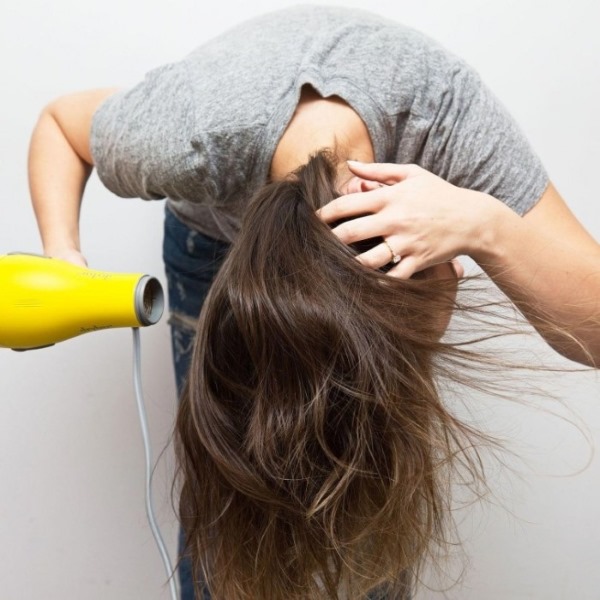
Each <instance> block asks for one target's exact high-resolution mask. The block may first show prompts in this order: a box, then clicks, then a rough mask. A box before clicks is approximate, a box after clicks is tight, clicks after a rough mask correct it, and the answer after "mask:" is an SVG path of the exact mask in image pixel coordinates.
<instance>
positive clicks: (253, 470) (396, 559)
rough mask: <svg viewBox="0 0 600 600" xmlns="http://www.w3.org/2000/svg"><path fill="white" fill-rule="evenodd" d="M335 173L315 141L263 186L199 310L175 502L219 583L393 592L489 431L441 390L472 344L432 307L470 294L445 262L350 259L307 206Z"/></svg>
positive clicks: (194, 546)
mask: <svg viewBox="0 0 600 600" xmlns="http://www.w3.org/2000/svg"><path fill="white" fill-rule="evenodd" d="M334 182H335V166H334V165H333V164H332V161H331V160H330V158H329V157H328V156H327V155H326V154H319V155H317V156H315V157H313V158H312V159H311V160H310V162H309V163H308V164H307V165H306V166H305V167H303V168H302V169H301V170H299V171H298V172H297V173H296V174H294V176H293V177H290V179H289V180H287V181H283V182H275V183H270V184H268V185H267V186H266V187H265V188H264V189H262V190H261V191H260V193H259V194H258V195H257V196H256V197H255V198H254V199H253V200H252V202H251V203H250V205H249V207H248V210H247V212H246V215H245V219H244V222H243V225H242V227H241V231H240V233H239V236H238V237H237V239H236V241H235V242H234V243H233V245H232V248H231V250H230V253H229V255H228V257H227V258H226V260H225V263H224V265H223V267H222V268H221V270H220V272H219V274H218V275H217V278H216V280H215V281H214V283H213V285H212V288H211V291H210V294H209V296H208V298H207V300H206V302H205V305H204V308H203V310H202V313H201V316H200V321H199V325H198V331H197V338H196V344H195V348H194V352H193V358H192V362H191V369H190V372H189V377H188V382H187V387H186V390H185V393H184V395H183V398H182V402H181V406H180V411H179V415H178V418H177V425H176V452H177V459H178V467H179V481H180V485H181V488H180V494H181V495H180V507H179V513H180V518H181V522H182V524H183V528H184V530H185V532H186V540H187V544H186V547H187V548H186V552H187V553H188V554H189V556H190V557H191V559H192V564H193V570H194V573H195V579H197V580H198V579H203V580H205V581H206V584H207V586H208V588H209V589H210V592H211V594H212V597H213V598H214V599H215V600H307V599H311V600H312V599H330V600H331V599H333V600H337V599H342V598H349V599H352V600H358V599H362V598H365V597H367V595H368V594H369V593H380V594H385V596H384V597H386V598H390V599H392V598H396V599H400V598H405V597H407V594H408V593H409V591H410V590H409V588H411V587H412V585H413V584H414V582H415V581H417V580H418V577H419V573H420V570H421V569H422V567H423V564H424V562H425V561H426V560H427V559H428V558H432V557H435V556H438V553H439V552H443V551H445V550H446V546H447V544H449V543H450V542H449V531H451V529H450V528H451V518H450V501H451V493H450V491H451V490H450V488H451V485H452V483H453V481H456V479H457V478H460V479H461V481H464V482H470V483H471V484H472V485H474V486H477V484H478V483H480V482H482V481H483V472H482V467H481V462H480V460H479V455H478V450H477V447H478V445H479V444H480V443H481V442H482V441H483V440H485V439H486V438H485V437H484V436H483V435H482V434H480V433H479V432H478V431H477V430H475V429H473V428H471V427H470V426H469V425H467V424H465V423H463V422H461V421H460V420H459V419H457V418H456V417H455V416H454V415H453V414H452V413H451V411H449V410H448V409H447V407H446V406H445V404H444V403H443V402H442V400H441V398H440V392H439V390H440V382H441V381H444V382H458V383H465V382H467V383H469V377H468V376H466V375H465V369H468V368H470V367H471V366H472V365H473V360H472V359H474V358H477V357H478V355H476V354H473V353H471V352H470V351H469V350H468V344H467V342H466V341H465V340H463V341H462V342H460V343H454V344H453V343H449V342H448V341H444V340H440V335H441V333H442V332H441V331H440V315H442V317H443V315H447V314H448V311H449V310H450V309H451V308H452V307H454V309H455V310H457V311H460V310H463V311H466V310H468V311H470V312H471V313H473V314H475V313H477V310H478V307H477V306H476V304H477V303H475V304H474V305H472V306H471V307H469V308H468V309H466V308H464V307H461V306H459V305H458V304H456V303H455V302H454V300H453V297H454V292H455V286H456V279H455V277H453V276H451V275H450V271H448V276H447V277H445V278H439V277H438V278H435V279H431V278H427V277H424V278H415V279H411V280H408V281H401V280H398V279H394V278H391V277H389V276H387V275H386V274H385V273H383V272H380V271H375V270H371V269H368V268H366V267H364V266H362V265H361V264H360V263H359V262H358V261H357V260H355V258H354V255H355V254H356V250H353V249H352V248H348V247H347V246H345V245H344V244H342V243H341V242H340V241H339V240H337V238H336V237H335V236H334V235H333V234H332V233H331V231H330V228H329V227H328V226H327V225H325V224H324V223H323V222H321V221H320V220H319V218H318V217H317V215H316V214H315V211H316V209H318V208H319V207H320V206H322V205H323V204H325V203H326V202H328V201H329V200H330V199H332V198H333V197H334V196H336V195H337V194H336V190H335V184H334ZM453 303H454V304H453ZM442 321H443V322H444V324H445V319H443V318H442ZM474 337H477V334H476V335H475V336H474ZM483 364H485V361H483ZM371 597H372V596H371ZM382 597H383V596H382Z"/></svg>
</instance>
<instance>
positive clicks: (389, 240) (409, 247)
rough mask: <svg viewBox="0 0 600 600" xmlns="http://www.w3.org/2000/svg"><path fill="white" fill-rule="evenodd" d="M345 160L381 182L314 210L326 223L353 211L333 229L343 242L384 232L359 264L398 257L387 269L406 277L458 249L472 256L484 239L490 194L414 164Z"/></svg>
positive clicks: (359, 173) (378, 264) (357, 171)
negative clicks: (452, 182) (446, 179)
mask: <svg viewBox="0 0 600 600" xmlns="http://www.w3.org/2000/svg"><path fill="white" fill-rule="evenodd" d="M348 166H349V168H350V170H351V171H352V173H353V174H354V175H356V176H357V177H359V178H361V179H363V180H366V181H368V182H377V183H379V184H380V187H377V188H376V189H371V188H372V187H373V186H372V185H366V186H363V187H364V189H366V190H367V191H363V192H359V193H353V194H347V195H344V196H341V197H339V198H337V199H335V200H333V201H332V202H330V203H329V204H327V205H325V206H324V207H323V208H321V209H320V210H319V211H318V214H319V216H320V217H321V219H323V220H324V221H325V222H327V223H332V222H335V221H338V220H341V219H349V218H351V217H356V218H353V219H351V220H348V221H345V222H344V223H342V224H340V225H338V226H337V227H335V228H334V229H333V233H334V234H335V235H337V236H338V237H339V238H340V240H341V241H343V242H344V243H346V244H351V243H354V242H358V241H361V240H366V239H370V238H374V237H378V236H381V237H383V238H384V240H385V242H384V243H381V244H378V245H377V246H375V247H374V248H372V249H370V250H368V251H367V252H364V253H363V254H361V255H359V256H358V259H359V260H360V261H361V262H362V263H363V264H365V265H367V266H370V267H372V268H379V267H382V266H383V265H385V264H387V263H389V262H390V261H391V260H392V259H395V260H396V261H398V258H399V261H398V264H396V265H395V266H394V267H393V268H392V269H390V271H388V275H392V276H394V277H399V278H403V279H408V278H409V277H411V276H412V275H413V274H414V273H416V272H418V271H422V270H423V269H425V268H427V267H430V266H432V265H435V264H439V263H443V262H447V261H452V260H453V259H454V258H455V257H457V256H459V255H461V254H466V255H471V256H474V255H476V254H477V249H478V247H480V246H482V245H483V241H484V236H485V233H486V228H487V224H488V223H489V222H490V220H491V219H492V218H493V215H494V214H495V210H494V206H495V205H496V204H499V203H498V201H497V200H495V199H494V198H492V197H491V196H489V195H487V194H483V193H480V192H475V191H472V190H467V189H463V188H459V187H456V186H454V185H452V184H450V183H448V182H446V181H444V180H443V179H441V178H440V177H437V176H436V175H434V174H433V173H430V172H429V171H426V170H425V169H423V168H421V167H419V166H417V165H396V164H383V163H357V162H353V161H348ZM454 262H455V267H456V262H457V261H454ZM458 274H459V276H460V273H458Z"/></svg>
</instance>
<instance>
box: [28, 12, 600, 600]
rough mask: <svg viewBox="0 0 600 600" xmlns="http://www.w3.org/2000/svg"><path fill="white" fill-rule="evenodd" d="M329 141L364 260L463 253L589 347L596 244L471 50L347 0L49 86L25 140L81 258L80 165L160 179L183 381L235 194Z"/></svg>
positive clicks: (527, 310) (39, 181)
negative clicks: (466, 57) (133, 79)
mask: <svg viewBox="0 0 600 600" xmlns="http://www.w3.org/2000/svg"><path fill="white" fill-rule="evenodd" d="M323 148H329V149H335V154H336V159H337V162H336V163H335V164H336V166H335V170H334V173H333V175H332V177H331V180H332V181H333V182H334V184H335V185H334V188H335V190H336V193H337V194H340V193H341V194H342V197H341V198H339V199H337V200H335V201H334V202H332V203H331V204H328V205H326V206H323V207H322V209H321V211H320V213H319V214H320V217H321V218H322V219H323V221H325V222H326V223H337V222H340V221H342V220H343V221H345V222H343V223H340V224H338V225H337V226H336V227H335V228H334V233H336V234H337V235H338V236H339V238H340V240H341V241H343V242H346V243H354V242H357V241H360V240H366V239H371V240H372V239H377V238H381V239H380V240H378V243H375V244H374V245H373V244H370V246H371V247H370V249H368V250H367V251H366V252H364V253H362V254H361V255H360V257H359V260H360V262H362V263H363V266H366V267H373V268H378V267H381V266H383V265H386V264H388V263H391V269H390V270H389V272H388V278H391V277H394V276H395V278H396V279H399V280H401V281H405V280H406V279H407V278H409V277H410V276H411V275H413V274H414V273H416V272H418V271H422V270H423V269H425V268H427V267H431V266H433V265H439V264H443V263H445V262H447V261H449V260H451V259H454V258H455V257H456V256H458V255H460V254H467V255H470V256H471V257H472V258H474V259H475V260H476V261H477V262H478V263H479V264H480V265H481V266H482V267H483V268H484V270H485V271H486V272H487V273H488V274H489V275H490V276H491V278H492V279H493V280H494V281H495V283H496V284H497V285H498V286H499V287H501V288H502V289H503V290H504V291H505V292H506V293H507V294H508V296H509V297H510V298H511V299H512V300H513V302H515V303H516V304H517V306H519V308H520V309H521V310H522V311H523V312H524V314H525V315H526V316H527V318H528V319H530V320H531V322H532V323H533V324H534V326H536V327H538V329H539V330H540V333H542V335H544V336H545V338H546V339H547V341H548V342H549V343H550V344H552V345H553V347H555V348H556V349H557V350H558V351H559V352H561V353H562V354H564V355H565V356H568V357H569V358H572V359H574V360H578V361H580V362H583V363H586V364H592V365H597V364H598V361H599V360H600V346H599V344H600V342H599V340H600V335H599V329H600V324H599V319H598V306H597V300H596V299H597V298H598V297H599V295H600V289H599V288H600V283H599V281H598V276H597V275H598V264H599V260H598V259H599V258H600V249H599V246H598V244H597V243H596V242H595V241H594V240H593V239H592V238H591V237H590V236H589V235H588V234H587V233H586V232H585V230H584V229H583V228H582V227H581V225H580V224H579V223H578V222H577V221H576V219H575V218H574V216H573V215H572V214H571V213H570V211H569V210H568V208H567V207H566V206H565V204H564V202H563V201H562V200H561V198H560V196H559V195H558V193H557V192H556V191H555V189H554V188H553V186H552V185H551V184H550V183H549V182H548V179H547V176H546V174H545V172H544V170H543V168H542V166H541V165H540V163H539V160H538V159H537V157H535V155H534V154H533V153H532V152H531V150H530V149H529V147H528V145H527V143H526V142H525V140H524V139H523V137H522V135H521V134H520V132H519V131H518V129H517V128H516V126H515V125H514V123H513V122H512V120H511V119H510V117H509V116H508V115H506V113H505V111H503V109H502V108H501V107H500V106H499V104H498V103H497V101H496V100H495V99H494V98H493V97H492V96H491V94H490V93H489V92H488V91H487V90H486V89H485V88H484V87H483V86H482V84H481V82H480V81H479V80H478V78H477V76H476V75H475V74H474V73H473V72H472V70H470V69H469V68H468V67H467V66H466V65H464V63H462V62H461V61H460V60H458V59H456V58H455V57H453V56H451V55H449V54H448V53H447V52H445V51H444V50H443V49H441V48H439V47H438V46H437V45H436V44H435V43H433V42H431V41H430V40H428V39H426V38H425V37H424V36H422V35H420V34H418V33H416V32H414V31H412V30H409V29H406V28H404V27H401V26H399V25H397V24H394V23H390V22H389V21H386V20H384V19H381V18H378V17H375V16H372V15H369V14H367V13H362V12H358V11H346V10H342V9H333V8H317V7H303V8H296V9H292V10H287V11H282V12H280V13H274V14H272V15H267V16H264V17H261V18H259V19H255V20H254V21H252V22H249V23H246V24H244V25H241V26H239V27H238V28H236V29H234V30H232V31H230V32H228V33H226V34H225V35H223V36H220V37H219V38H216V39H215V40H213V41H212V42H209V43H208V44H206V45H204V46H202V47H201V48H199V49H198V50H196V51H195V52H194V53H192V54H191V55H190V56H188V57H187V58H186V59H184V60H183V61H181V62H179V63H176V64H173V65H167V66H165V67H162V68H159V69H157V70H155V71H153V72H152V73H150V74H149V75H148V77H147V78H146V79H145V80H144V82H142V83H141V84H140V85H138V86H136V87H135V88H133V89H131V90H127V91H116V90H99V91H98V90H96V91H91V92H84V93H81V94H75V95H72V96H68V97H64V98H61V99H58V100H57V101H55V102H53V103H51V104H50V105H49V106H48V107H47V108H46V109H45V110H44V112H43V113H42V116H41V118H40V121H39V123H38V125H37V127H36V130H35V132H34V135H33V138H32V144H31V152H30V172H31V178H30V179H31V192H32V198H33V202H34V207H35V211H36V216H37V218H38V222H39V225H40V231H41V234H42V239H43V243H44V250H45V252H46V253H47V254H48V255H52V256H57V257H61V258H65V259H67V260H71V261H73V262H76V263H79V264H84V263H85V260H84V258H83V256H82V255H81V253H80V244H79V235H78V225H77V223H78V214H79V206H80V201H81V196H82V192H83V188H84V185H85V181H86V179H87V177H88V175H89V173H90V171H91V168H92V165H94V166H95V167H96V168H97V170H98V174H99V175H100V178H101V179H102V181H103V182H104V183H105V184H106V186H107V187H108V188H109V189H110V190H112V191H113V192H115V193H117V194H118V195H121V196H137V197H141V198H145V199H152V198H163V197H167V198H168V200H167V206H168V210H167V217H166V225H165V227H166V229H165V262H166V266H167V274H168V277H169V293H170V305H171V311H172V319H171V324H172V331H173V348H174V357H175V364H176V372H177V379H178V387H179V390H180V391H181V390H183V381H184V377H185V373H186V372H187V368H188V364H189V359H190V350H191V343H192V340H193V337H194V331H195V321H196V317H197V315H198V312H199V309H200V306H201V304H202V301H203V298H204V296H205V295H206V293H207V292H208V288H209V286H210V282H211V281H212V278H213V276H214V274H215V273H216V271H217V269H218V267H219V264H220V261H221V259H222V257H223V256H224V254H225V253H226V251H227V249H228V247H229V243H230V242H231V240H233V239H235V238H236V236H237V233H238V230H239V227H240V221H241V217H242V214H243V213H244V212H245V209H246V206H247V201H248V197H249V196H250V195H252V193H254V192H255V191H257V190H260V188H261V187H262V186H263V185H264V184H265V183H266V182H268V181H280V180H282V179H284V180H285V179H287V178H289V177H290V173H293V172H294V171H296V170H297V169H298V167H300V166H302V165H304V164H306V163H307V161H308V159H309V157H310V156H311V155H313V154H314V153H315V152H317V151H319V150H321V149H323ZM348 159H354V160H358V161H361V162H360V163H356V162H354V163H347V162H346V161H347V160H348ZM406 163H415V164H414V165H408V166H407V165H406ZM417 164H418V165H419V166H416V165H417ZM321 204H322V202H321ZM321 204H319V205H316V206H314V208H315V209H317V208H319V206H321ZM354 217H359V218H354ZM348 218H350V220H347V219H348ZM557 240H560V243H559V244H556V241H557ZM437 269H438V270H439V269H440V267H437ZM364 271H365V270H364V269H363V273H364ZM438 272H439V271H438ZM446 279H447V277H446ZM388 280H389V281H391V279H388ZM394 285H396V284H395V283H394ZM408 285H409V286H410V285H413V284H410V283H409V284H408ZM444 285H447V284H444ZM445 297H446V301H447V295H445ZM548 323H554V325H555V326H554V327H547V326H546V325H547V324H548ZM436 331H437V330H436ZM431 333H432V332H430V338H431ZM430 341H431V340H430ZM431 343H434V342H433V341H432V342H431ZM332 585H333V584H331V583H328V582H327V577H326V578H325V587H327V588H328V589H331V586H332ZM367 587H368V586H367ZM184 597H185V596H184Z"/></svg>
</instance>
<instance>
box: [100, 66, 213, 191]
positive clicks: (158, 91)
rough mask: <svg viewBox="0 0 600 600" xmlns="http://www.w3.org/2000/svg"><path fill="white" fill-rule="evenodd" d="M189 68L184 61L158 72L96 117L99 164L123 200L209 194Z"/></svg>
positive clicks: (109, 185)
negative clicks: (197, 144) (195, 138)
mask: <svg viewBox="0 0 600 600" xmlns="http://www.w3.org/2000/svg"><path fill="white" fill-rule="evenodd" d="M184 69H185V67H184V65H182V64H181V63H175V64H169V65H165V66H163V67H160V68H158V69H155V70H154V71H151V72H150V73H149V74H148V75H147V76H146V77H145V79H144V80H143V81H142V82H141V83H139V84H138V85H136V86H135V87H133V88H131V89H128V90H124V91H120V92H117V93H116V94H114V95H112V96H110V97H109V98H108V99H107V100H106V101H105V102H104V103H103V104H102V105H101V106H100V107H99V108H98V110H97V111H96V113H95V114H94V117H93V119H92V128H91V134H90V149H91V153H92V157H93V160H94V165H95V167H96V169H97V172H98V176H99V177H100V180H101V181H102V183H103V184H104V185H105V186H106V187H107V188H108V189H109V190H110V191H112V192H113V193H115V194H117V195H118V196H122V197H125V198H134V197H137V198H143V199H147V200H154V199H161V198H165V197H169V198H173V199H185V197H186V196H189V197H193V196H194V195H196V196H197V195H198V194H199V193H202V192H205V190H204V189H203V186H205V184H206V178H207V169H206V164H205V160H204V156H203V153H202V151H201V150H199V149H198V148H197V147H194V145H193V143H192V141H191V140H192V134H193V132H194V130H195V114H194V108H193V106H192V102H191V97H190V96H191V94H190V92H189V86H188V81H187V78H186V75H185V72H184Z"/></svg>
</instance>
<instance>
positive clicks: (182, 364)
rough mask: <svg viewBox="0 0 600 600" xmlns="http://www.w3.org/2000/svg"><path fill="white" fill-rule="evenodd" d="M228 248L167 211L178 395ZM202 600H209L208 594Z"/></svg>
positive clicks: (189, 583) (189, 599)
mask: <svg viewBox="0 0 600 600" xmlns="http://www.w3.org/2000/svg"><path fill="white" fill-rule="evenodd" d="M228 248H229V244H227V243H226V242H221V241H219V240H215V239H212V238H210V237H207V236H205V235H202V234H201V233H199V232H197V231H194V230H192V229H190V228H189V227H188V226H187V225H185V224H184V223H182V222H181V221H180V220H179V219H178V218H177V217H175V215H174V214H173V213H172V212H171V211H170V210H169V209H167V210H166V212H165V230H164V240H163V259H164V262H165V271H166V275H167V283H168V296H169V309H170V313H171V316H170V320H169V324H170V325H171V345H172V351H173V364H174V368H175V383H176V385H177V394H178V396H180V395H181V392H182V391H183V386H184V384H185V378H186V376H187V372H188V369H189V364H190V359H191V354H192V346H193V343H194V336H195V331H196V320H197V318H198V315H199V313H200V309H201V308H202V304H203V303H204V299H205V298H206V295H207V294H208V290H209V288H210V285H211V283H212V281H213V279H214V277H215V275H216V274H217V271H218V270H219V267H220V266H221V264H222V262H223V259H224V257H225V254H226V253H227V250H228ZM183 548H184V534H183V531H180V533H179V552H180V554H181V553H182V552H183ZM178 570H179V583H180V589H181V600H194V586H193V580H192V570H191V562H190V560H189V558H186V557H182V560H181V562H180V563H179V569H178ZM203 600H210V594H209V593H208V590H206V589H205V590H204V592H203Z"/></svg>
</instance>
